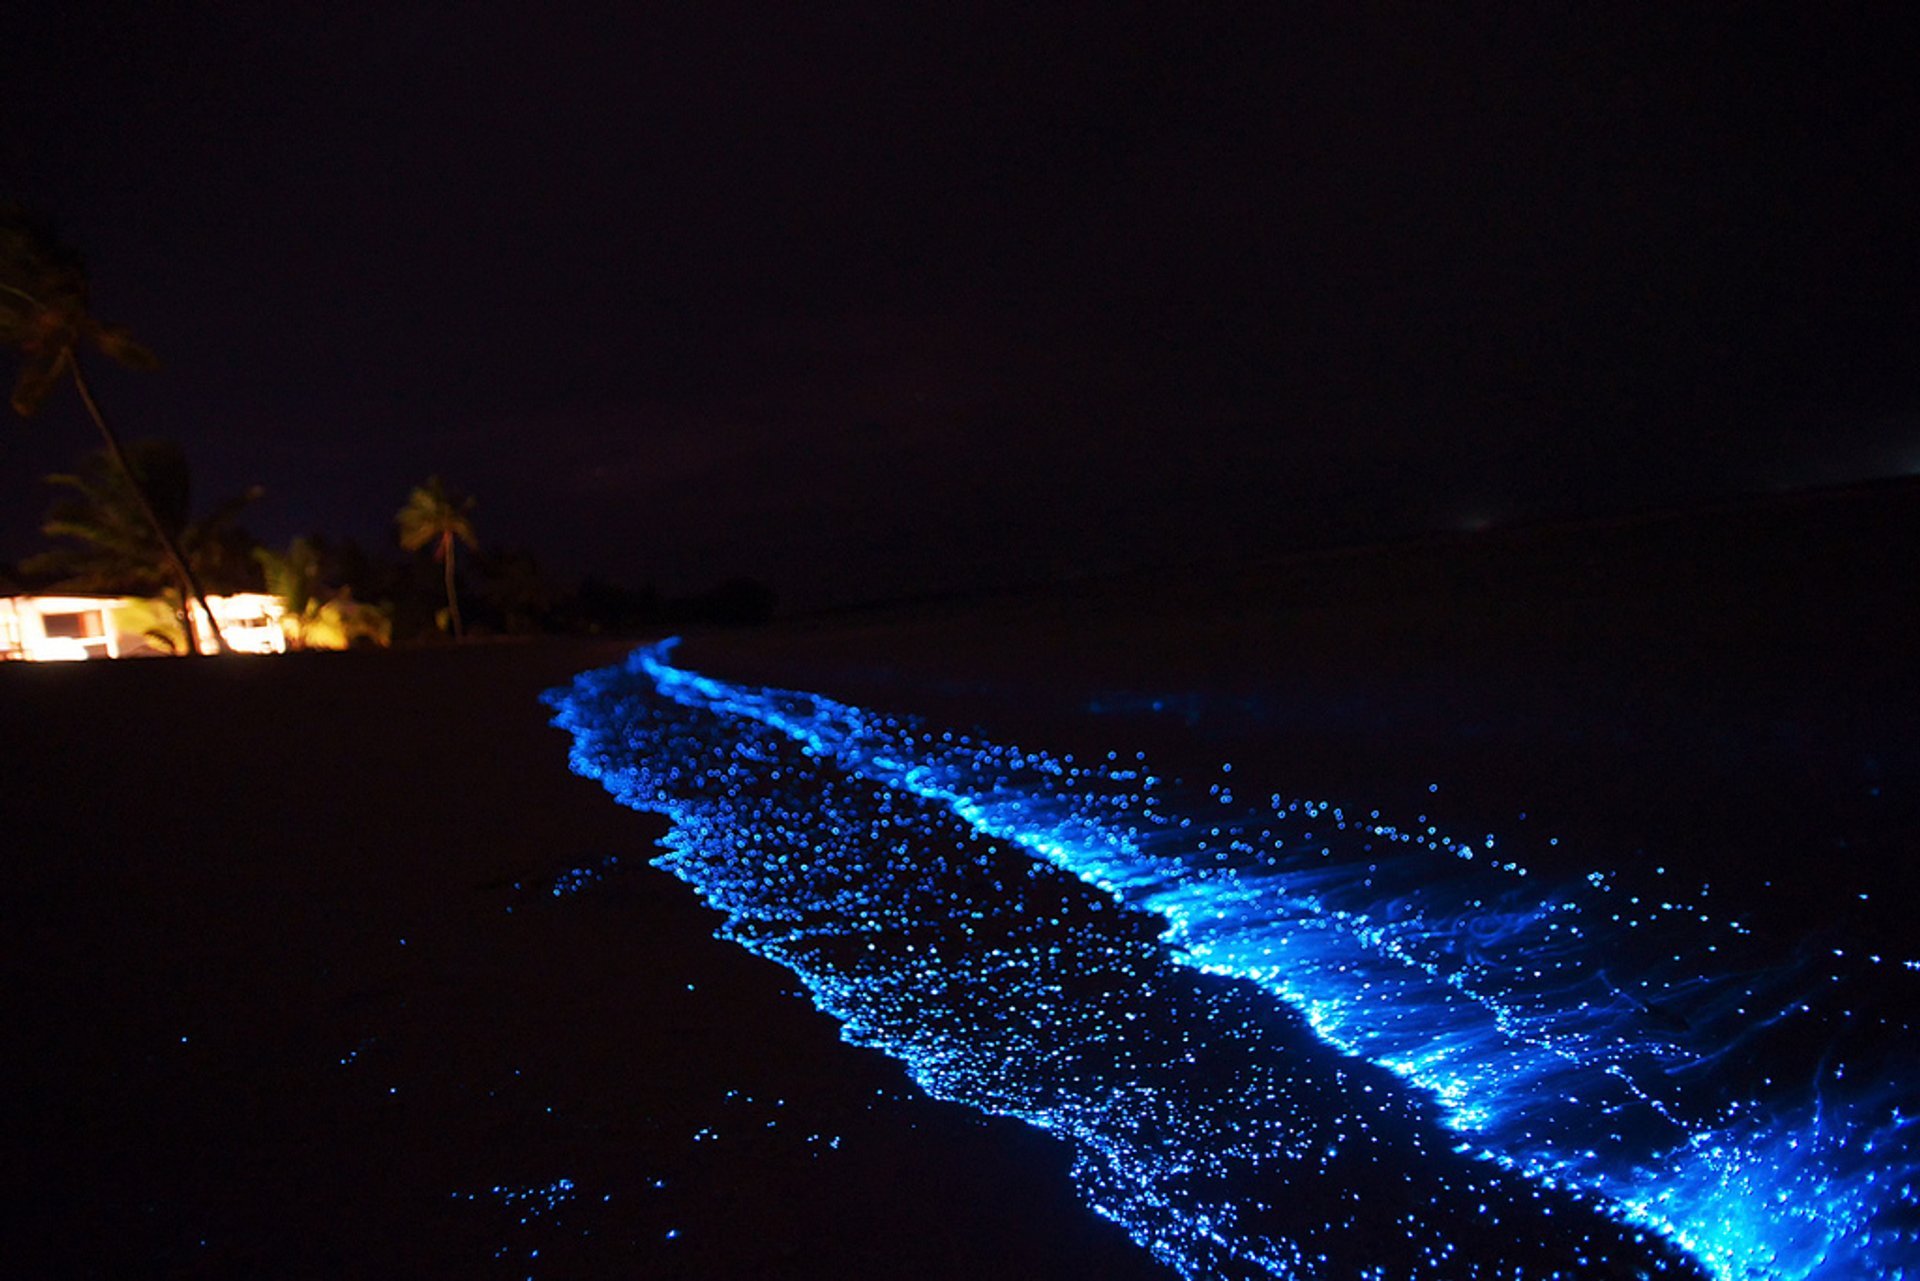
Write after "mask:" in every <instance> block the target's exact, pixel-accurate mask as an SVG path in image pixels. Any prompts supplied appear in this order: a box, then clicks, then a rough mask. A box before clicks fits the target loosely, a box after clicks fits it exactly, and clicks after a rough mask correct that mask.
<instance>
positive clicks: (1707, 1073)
mask: <svg viewBox="0 0 1920 1281" xmlns="http://www.w3.org/2000/svg"><path fill="white" fill-rule="evenodd" d="M550 699H551V701H552V702H553V704H554V706H555V707H556V708H557V709H558V711H559V716H558V718H557V723H559V724H560V725H562V726H564V727H565V728H567V729H569V730H570V731H571V732H572V733H573V735H574V738H575V745H574V752H573V759H574V765H575V768H576V769H577V770H579V771H580V772H582V773H584V774H587V775H590V776H593V777H598V778H600V779H602V780H603V781H604V782H605V784H606V786H607V787H608V788H609V790H611V791H612V792H613V793H614V794H615V795H616V796H617V797H618V798H619V799H620V800H622V801H624V802H625V803H627V804H629V805H633V806H635V807H637V808H641V809H647V810H654V811H659V812H661V813H664V814H666V815H668V816H669V817H670V819H671V820H672V823H673V827H672V831H671V834H670V835H669V836H668V838H667V839H666V841H665V842H664V845H665V848H666V852H665V853H664V854H663V855H662V856H661V857H660V859H659V860H658V862H659V864H660V865H661V866H663V867H665V868H667V869H668V870H669V871H671V872H673V873H674V874H675V875H677V876H679V877H680V878H681V879H683V880H685V881H687V882H688V883H689V884H691V885H692V886H694V887H695V889H697V890H698V891H699V892H700V894H701V895H702V896H703V897H704V898H705V899H706V900H707V901H708V902H709V903H710V904H712V905H713V906H715V907H717V908H719V909H721V910H722V911H723V912H725V913H726V923H725V925H724V927H723V933H724V934H725V935H726V936H728V937H730V938H733V939H735V940H736V941H738V942H740V943H741V944H743V945H744V946H746V947H748V948H750V949H752V950H753V951H755V952H757V953H759V954H761V955H764V956H767V957H769V958H771V959H773V960H776V961H778V962H779V963H781V964H782V965H785V966H787V967H788V968H790V969H791V970H793V972H794V973H795V974H796V975H798V976H799V978H800V979H801V981H802V982H803V983H804V984H805V985H806V987H807V989H808V990H809V992H810V993H811V994H812V996H813V999H814V1001H815V1003H816V1004H818V1005H819V1007H820V1008H821V1009H822V1010H824V1011H826V1012H828V1013H829V1014H831V1015H832V1016H833V1017H835V1018H836V1019H838V1020H840V1022H841V1023H842V1026H843V1029H844V1035H845V1036H846V1037H847V1039H848V1040H850V1041H853V1042H855V1043H857V1044H863V1045H870V1046H874V1047H877V1048H879V1049H881V1050H884V1051H885V1052H887V1053H888V1054H891V1055H893V1056H894V1057H896V1058H898V1059H900V1060H901V1061H902V1062H903V1063H904V1064H905V1065H906V1066H907V1069H908V1070H909V1072H910V1073H911V1074H912V1076H913V1077H914V1079H915V1080H916V1081H917V1082H918V1083H919V1084H920V1085H921V1086H922V1087H924V1088H925V1089H927V1090H928V1091H929V1092H930V1093H932V1094H934V1095H935V1096H937V1097H940V1098H944V1099H952V1100H956V1101H959V1102H963V1103H967V1104H970V1105H972V1106H974V1107H977V1108H981V1109H983V1110H985V1111H988V1112H992V1113H995V1114H1000V1115H1008V1116H1014V1117H1019V1118H1021V1119H1022V1120H1025V1121H1027V1122H1029V1123H1031V1124H1034V1125H1037V1126H1041V1127H1043V1128H1045V1129H1048V1130H1050V1131H1052V1132H1054V1133H1056V1134H1057V1135H1059V1136H1060V1137H1062V1138H1063V1139H1065V1140H1066V1141H1067V1142H1069V1143H1070V1144H1071V1145H1072V1148H1073V1152H1074V1176H1075V1179H1076V1182H1077V1183H1078V1185H1079V1186H1080V1188H1081V1190H1082V1192H1083V1193H1084V1195H1085V1196H1086V1198H1087V1199H1088V1201H1089V1202H1090V1204H1092V1205H1093V1207H1094V1208H1095V1209H1096V1210H1098V1211H1099V1212H1100V1213H1103V1214H1105V1215H1107V1216H1109V1217H1111V1218H1113V1219H1114V1220H1116V1221H1117V1222H1119V1223H1121V1224H1122V1225H1123V1226H1124V1227H1125V1228H1126V1229H1127V1230H1128V1232H1130V1233H1131V1234H1132V1235H1133V1237H1134V1238H1135V1239H1136V1240H1137V1241H1139V1242H1140V1243H1141V1244H1142V1245H1143V1246H1145V1247H1147V1248H1148V1249H1150V1250H1152V1251H1153V1252H1154V1254H1155V1255H1156V1256H1157V1257H1159V1258H1160V1259H1162V1260H1164V1261H1165V1262H1167V1263H1169V1264H1171V1265H1172V1266H1174V1267H1175V1268H1176V1269H1178V1270H1179V1271H1180V1272H1182V1273H1183V1274H1184V1275H1187V1276H1192V1277H1202V1276H1206V1277H1253V1276H1329V1277H1332V1276H1361V1277H1380V1278H1385V1277H1403V1276H1406V1277H1411V1276H1433V1277H1494V1276H1501V1277H1509V1276H1510V1277H1523V1276H1524V1277H1542V1276H1569V1277H1570V1276H1593V1275H1621V1276H1635V1275H1643V1276H1644V1275H1654V1274H1659V1273H1671V1274H1676V1275H1689V1274H1696V1273H1702V1272H1704V1273H1707V1274H1710V1275H1713V1276H1717V1277H1721V1278H1769V1279H1772V1278H1782V1279H1794V1281H1799V1279H1811V1278H1822V1279H1825V1278H1837V1277H1869V1276H1872V1277H1881V1276H1884V1277H1905V1276H1909V1275H1912V1276H1916V1277H1920V1214H1917V1213H1916V1211H1917V1209H1920V1198H1916V1196H1915V1189H1914V1173H1915V1168H1916V1158H1917V1157H1920V1153H1916V1151H1915V1140H1914V1132H1913V1126H1912V1123H1911V1122H1912V1117H1913V1116H1914V1115H1915V1113H1916V1112H1917V1111H1920V1108H1917V1107H1916V1104H1915V1101H1914V1100H1913V1098H1912V1097H1911V1096H1912V1095H1913V1094H1914V1093H1915V1088H1914V1087H1915V1081H1916V1079H1920V1078H1916V1076H1915V1074H1914V1067H1915V1063H1914V1058H1913V1040H1912V1037H1911V1034H1910V1029H1908V1028H1907V1027H1906V1025H1905V1024H1904V1023H1899V1022H1897V1020H1896V1019H1895V1016H1893V1015H1891V1014H1889V1013H1887V1011H1891V1010H1898V1009H1901V1008H1912V1005H1911V1001H1912V998H1913V995H1914V993H1913V991H1912V990H1911V988H1912V985H1913V984H1914V983H1915V982H1917V981H1920V978H1917V977H1916V975H1915V974H1914V973H1913V970H1914V968H1915V966H1914V964H1913V963H1912V962H1909V961H1907V960H1906V959H1905V958H1901V957H1884V956H1878V955H1856V954H1854V953H1852V952H1851V951H1849V949H1847V948H1846V947H1844V946H1835V945H1832V944H1828V943H1821V944H1819V945H1818V946H1817V947H1816V946H1815V945H1813V944H1811V943H1810V944H1807V945H1806V946H1804V947H1803V948H1802V949H1801V950H1800V952H1799V953H1797V954H1795V955H1790V956H1782V955H1777V954H1769V952H1768V948H1767V947H1766V946H1765V945H1763V944H1762V943H1761V942H1760V941H1759V940H1758V939H1757V938H1756V937H1755V935H1754V934H1753V933H1752V932H1751V931H1750V930H1748V929H1747V928H1746V927H1745V926H1744V925H1743V924H1742V923H1741V922H1740V921H1739V920H1737V919H1726V918H1723V917H1721V916H1719V915H1717V914H1716V912H1715V911H1714V909H1713V905H1712V899H1711V896H1710V895H1709V894H1708V893H1707V892H1706V891H1705V890H1704V889H1703V888H1701V887H1693V888H1692V889H1691V890H1689V889H1688V888H1685V887H1682V886H1678V885H1672V884H1668V881H1669V879H1670V878H1668V877H1667V876H1665V874H1664V873H1659V874H1655V875H1652V876H1650V877H1648V878H1646V883H1645V884H1636V883H1630V881H1629V879H1628V878H1627V877H1626V876H1624V875H1621V874H1612V873H1594V874H1592V875H1590V876H1588V877H1586V878H1585V879H1584V880H1580V881H1576V882H1575V883H1573V884H1552V885H1546V884H1540V883H1538V882H1539V881H1540V879H1541V878H1539V877H1530V876H1529V874H1528V870H1527V869H1526V868H1524V867H1522V866H1520V865H1519V864H1518V863H1517V862H1515V861H1513V860H1510V859H1507V858H1505V857H1504V856H1503V855H1502V854H1501V853H1500V852H1499V851H1498V850H1497V849H1496V848H1495V846H1494V842H1493V840H1492V838H1486V839H1484V840H1482V841H1480V842H1478V843H1477V845H1469V844H1463V843H1459V842H1455V841H1451V840H1449V839H1447V838H1445V837H1444V836H1442V835H1440V834H1438V833H1436V832H1435V831H1433V830H1432V829H1431V828H1422V829H1419V830H1402V829H1399V828H1396V827H1394V826H1392V825H1391V824H1389V823H1387V822H1385V821H1383V820H1382V819H1381V818H1380V817H1379V816H1378V815H1377V814H1374V813H1371V812H1369V813H1365V814H1361V813H1356V812H1354V811H1351V810H1345V809H1341V808H1337V807H1334V806H1330V805H1325V804H1318V803H1309V802H1303V801H1299V800H1294V799H1290V798H1287V797H1283V796H1281V795H1279V794H1276V793H1274V792H1271V791H1268V790H1266V789H1265V788H1258V789H1256V788H1254V787H1253V786H1252V785H1251V783H1249V782H1247V781H1245V780H1242V779H1240V778H1238V777H1236V776H1235V775H1234V774H1233V773H1231V771H1230V768H1223V770H1222V772H1221V773H1220V775H1219V776H1218V777H1217V778H1216V779H1214V780H1213V781H1212V782H1211V783H1208V784H1205V785H1204V786H1191V787H1188V786H1184V785H1179V784H1175V783H1173V782H1170V781H1168V780H1163V779H1160V778H1158V777H1156V776H1155V775H1154V774H1153V773H1152V772H1151V770H1150V767H1149V766H1148V764H1147V763H1146V762H1145V761H1144V760H1143V759H1141V758H1139V757H1132V758H1128V759H1120V758H1117V757H1113V756H1109V757H1108V758H1107V759H1105V760H1102V761H1098V762H1095V763H1091V764H1088V763H1079V762H1075V761H1074V760H1073V759H1072V758H1070V757H1055V756H1051V755H1048V754H1046V753H1043V752H1034V751H1023V750H1021V749H1019V748H1017V747H1011V746H1003V745H995V744H990V743H985V742H981V741H978V740H976V739H969V738H967V737H964V736H961V735H957V734H954V733H951V732H946V731H941V730H938V729H935V728H933V727H930V726H928V725H926V724H924V723H920V722H917V721H913V720H905V719H896V718H890V717H885V716H881V715H879V714H876V713H872V712H869V711H866V710H863V709H861V708H857V707H852V706H848V705H846V704H842V703H837V702H834V701H832V700H829V699H826V698H823V697H819V696H816V695H811V694H804V693H797V692H792V691H782V690H771V689H758V688H750V687H743V686H736V685H730V684H726V683H722V682H719V681H714V680H711V679H708V678H706V677H702V676H699V675H697V674H695V673H692V672H689V671H686V670H683V669H680V668H676V667H674V666H672V665H671V663H670V662H669V661H668V651H667V648H666V647H665V646H662V647H659V648H656V649H651V650H643V651H640V652H638V653H636V654H635V655H634V656H633V657H632V659H630V660H629V662H628V663H627V665H626V666H624V667H620V668H610V669H606V670H604V671H600V672H594V673H589V674H587V675H585V676H582V677H580V678H579V679H578V680H577V681H576V682H575V684H574V686H573V688H572V689H571V690H568V691H556V692H555V694H554V695H551V696H550Z"/></svg>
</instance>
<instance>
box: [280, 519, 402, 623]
mask: <svg viewBox="0 0 1920 1281" xmlns="http://www.w3.org/2000/svg"><path fill="white" fill-rule="evenodd" d="M253 558H254V560H255V561H257V562H258V563H259V565H260V570H261V572H262V573H263V574H264V575H265V576H266V580H267V591H268V592H269V593H271V594H272V595H274V596H278V597H279V598H280V604H281V606H282V607H283V608H284V609H285V611H286V612H285V613H283V614H282V615H281V616H280V626H281V628H282V630H284V631H285V632H286V636H287V644H288V646H289V647H291V648H293V649H351V648H352V647H354V646H355V645H359V644H373V645H386V644H387V643H389V642H390V641H391V640H392V638H393V622H392V620H391V619H390V618H388V617H387V611H386V610H385V609H384V608H382V607H381V606H378V605H369V604H366V603H364V602H361V601H357V600H355V599H354V598H353V588H351V587H329V586H327V584H326V581H325V579H326V575H325V572H324V567H323V565H322V561H323V559H325V558H324V556H323V553H322V552H321V549H320V547H319V546H318V545H316V544H315V543H314V542H313V541H312V540H311V539H306V538H296V539H294V540H293V542H291V543H289V544H288V545H287V550H286V551H284V552H276V551H273V550H271V549H269V548H266V547H256V548H254V550H253Z"/></svg>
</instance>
